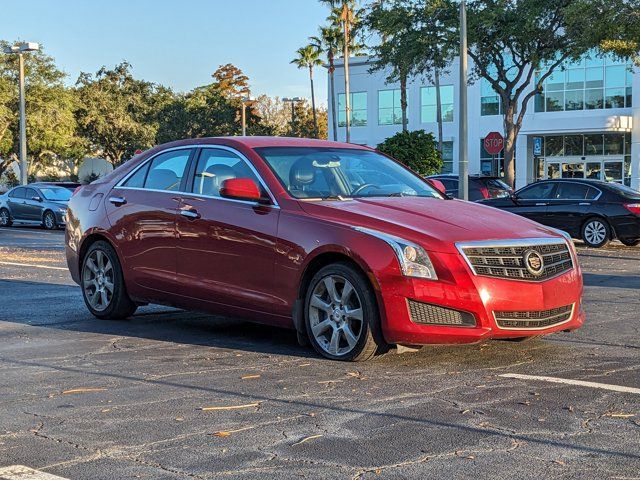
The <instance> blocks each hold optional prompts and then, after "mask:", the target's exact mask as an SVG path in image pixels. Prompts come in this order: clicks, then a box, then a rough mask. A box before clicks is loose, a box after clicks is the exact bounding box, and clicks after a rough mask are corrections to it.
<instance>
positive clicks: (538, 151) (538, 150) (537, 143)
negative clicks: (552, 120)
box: [533, 137, 542, 155]
mask: <svg viewBox="0 0 640 480" xmlns="http://www.w3.org/2000/svg"><path fill="white" fill-rule="evenodd" d="M533 154H534V155H542V137H533Z"/></svg>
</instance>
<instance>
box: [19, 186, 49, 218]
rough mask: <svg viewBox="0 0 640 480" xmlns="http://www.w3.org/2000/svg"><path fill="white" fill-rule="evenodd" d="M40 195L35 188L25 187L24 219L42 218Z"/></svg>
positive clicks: (41, 199)
mask: <svg viewBox="0 0 640 480" xmlns="http://www.w3.org/2000/svg"><path fill="white" fill-rule="evenodd" d="M37 198H39V199H40V200H36V199H37ZM43 200H44V199H43V198H42V195H40V192H38V191H37V190H36V189H35V188H27V189H26V193H25V199H24V204H23V207H22V208H23V216H24V219H25V220H31V221H39V220H42V203H43Z"/></svg>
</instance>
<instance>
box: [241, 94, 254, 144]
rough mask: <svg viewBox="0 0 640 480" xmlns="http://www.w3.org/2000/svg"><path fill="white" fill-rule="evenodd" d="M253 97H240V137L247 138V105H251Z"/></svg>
mask: <svg viewBox="0 0 640 480" xmlns="http://www.w3.org/2000/svg"><path fill="white" fill-rule="evenodd" d="M254 100H255V99H254V98H253V97H249V96H247V97H242V136H243V137H246V136H247V105H248V104H250V103H252V102H253V101H254Z"/></svg>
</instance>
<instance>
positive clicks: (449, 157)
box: [440, 142, 453, 173]
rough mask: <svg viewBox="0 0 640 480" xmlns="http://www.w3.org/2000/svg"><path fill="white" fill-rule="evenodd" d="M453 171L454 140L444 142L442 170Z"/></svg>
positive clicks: (444, 171)
mask: <svg viewBox="0 0 640 480" xmlns="http://www.w3.org/2000/svg"><path fill="white" fill-rule="evenodd" d="M440 173H453V142H442V171H441V172H440Z"/></svg>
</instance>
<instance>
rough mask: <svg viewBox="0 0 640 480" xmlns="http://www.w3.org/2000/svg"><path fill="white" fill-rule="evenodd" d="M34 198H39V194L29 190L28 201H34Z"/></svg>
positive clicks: (31, 189) (26, 196)
mask: <svg viewBox="0 0 640 480" xmlns="http://www.w3.org/2000/svg"><path fill="white" fill-rule="evenodd" d="M33 197H39V195H38V192H36V191H35V190H34V189H33V188H27V193H26V194H25V198H26V199H27V200H33Z"/></svg>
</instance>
